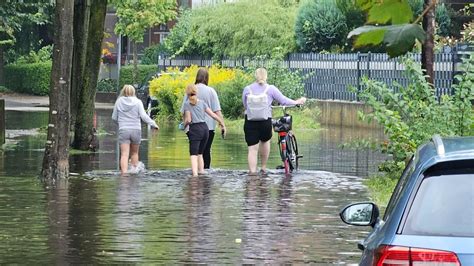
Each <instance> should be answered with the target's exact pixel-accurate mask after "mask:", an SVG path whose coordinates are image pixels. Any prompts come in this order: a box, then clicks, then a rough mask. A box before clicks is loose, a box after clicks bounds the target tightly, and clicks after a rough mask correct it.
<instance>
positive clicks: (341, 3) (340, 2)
mask: <svg viewBox="0 0 474 266" xmlns="http://www.w3.org/2000/svg"><path fill="white" fill-rule="evenodd" d="M336 6H337V8H338V9H339V10H340V11H341V12H342V14H343V15H344V16H345V17H346V25H347V29H348V30H349V31H351V30H353V29H355V28H357V27H360V26H362V25H364V24H365V14H364V11H362V10H361V9H360V8H359V7H358V6H357V3H356V0H336Z"/></svg>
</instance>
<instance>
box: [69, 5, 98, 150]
mask: <svg viewBox="0 0 474 266" xmlns="http://www.w3.org/2000/svg"><path fill="white" fill-rule="evenodd" d="M106 10H107V0H93V1H92V0H76V4H75V12H74V56H73V69H72V73H73V75H72V80H71V114H72V117H71V122H72V123H71V125H72V126H74V141H73V143H72V147H73V148H75V149H79V150H96V149H97V148H98V146H97V145H98V142H97V141H96V136H95V128H94V125H93V119H94V110H95V93H96V87H97V79H98V75H99V68H100V56H101V47H102V40H103V38H104V30H103V29H104V22H105V14H106Z"/></svg>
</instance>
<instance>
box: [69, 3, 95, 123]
mask: <svg viewBox="0 0 474 266" xmlns="http://www.w3.org/2000/svg"><path fill="white" fill-rule="evenodd" d="M90 6H91V0H75V1H74V50H73V51H74V52H73V57H72V74H71V75H72V77H71V127H73V126H74V124H75V123H76V115H77V112H78V106H79V95H80V92H81V90H82V86H83V78H84V69H85V65H86V49H87V36H88V30H89V17H90Z"/></svg>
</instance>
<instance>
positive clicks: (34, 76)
mask: <svg viewBox="0 0 474 266" xmlns="http://www.w3.org/2000/svg"><path fill="white" fill-rule="evenodd" d="M50 77H51V62H45V63H34V64H10V65H7V66H5V85H6V87H7V88H8V89H9V90H11V91H15V92H20V93H27V94H33V95H48V93H49V83H50Z"/></svg>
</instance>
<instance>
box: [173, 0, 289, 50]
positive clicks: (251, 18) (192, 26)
mask: <svg viewBox="0 0 474 266" xmlns="http://www.w3.org/2000/svg"><path fill="white" fill-rule="evenodd" d="M287 2H288V1H284V2H282V1H277V0H260V1H252V0H242V1H238V2H232V3H226V4H221V5H216V6H212V7H206V8H198V9H193V10H192V11H189V12H191V14H189V16H188V14H185V15H184V16H183V17H181V18H180V19H179V20H178V24H177V25H176V27H175V28H173V29H172V30H171V34H170V36H169V37H168V38H167V40H166V46H167V48H168V49H169V50H170V51H171V53H173V54H180V55H190V54H199V55H204V56H210V57H214V58H220V57H222V56H229V57H234V58H236V57H247V56H255V55H269V54H271V53H272V52H273V51H274V50H275V49H279V50H281V52H282V53H284V54H287V53H289V52H292V51H294V47H295V41H294V30H293V28H294V22H295V14H296V13H295V12H296V4H294V3H291V2H290V3H287Z"/></svg>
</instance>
